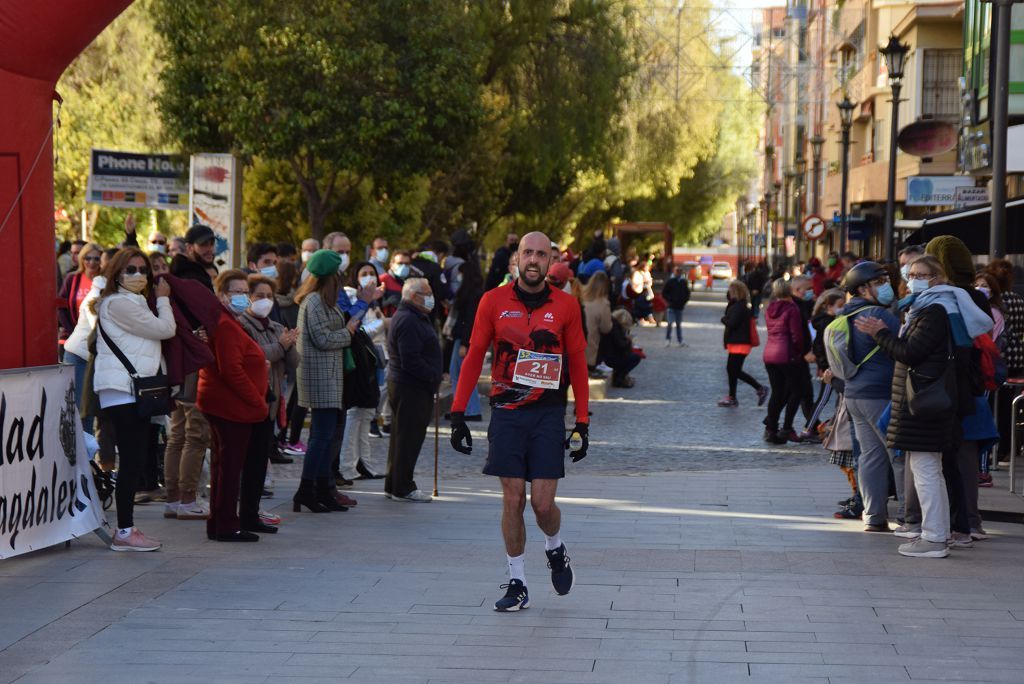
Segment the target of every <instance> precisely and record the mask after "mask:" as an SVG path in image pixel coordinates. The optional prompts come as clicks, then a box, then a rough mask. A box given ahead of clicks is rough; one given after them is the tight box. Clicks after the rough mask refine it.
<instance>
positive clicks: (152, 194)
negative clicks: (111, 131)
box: [86, 150, 188, 210]
mask: <svg viewBox="0 0 1024 684" xmlns="http://www.w3.org/2000/svg"><path fill="white" fill-rule="evenodd" d="M187 180H188V175H187V173H186V169H185V160H184V159H183V158H182V157H179V156H177V155H173V154H137V153H134V152H112V151H110V150H93V151H92V162H91V164H90V167H89V185H88V188H87V190H86V197H88V200H89V201H90V202H92V203H93V204H102V205H104V206H107V207H120V208H122V209H172V210H173V209H176V210H185V209H187V208H188V185H187Z"/></svg>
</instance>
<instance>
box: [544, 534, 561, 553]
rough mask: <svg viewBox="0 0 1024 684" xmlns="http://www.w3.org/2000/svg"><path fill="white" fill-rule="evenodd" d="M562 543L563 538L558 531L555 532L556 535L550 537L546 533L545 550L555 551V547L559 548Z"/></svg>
mask: <svg viewBox="0 0 1024 684" xmlns="http://www.w3.org/2000/svg"><path fill="white" fill-rule="evenodd" d="M561 545H562V538H561V537H560V536H558V533H557V532H555V535H554V536H553V537H549V536H548V535H546V534H545V535H544V550H545V551H554V550H555V549H557V548H558V547H559V546H561Z"/></svg>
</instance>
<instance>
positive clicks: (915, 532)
mask: <svg viewBox="0 0 1024 684" xmlns="http://www.w3.org/2000/svg"><path fill="white" fill-rule="evenodd" d="M892 533H893V535H895V536H897V537H902V538H903V539H917V538H918V537H920V536H921V526H920V525H911V524H910V523H903V524H902V525H900V526H899V527H897V528H896V529H895V530H893V531H892Z"/></svg>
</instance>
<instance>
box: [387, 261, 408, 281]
mask: <svg viewBox="0 0 1024 684" xmlns="http://www.w3.org/2000/svg"><path fill="white" fill-rule="evenodd" d="M391 275H393V276H395V277H396V278H398V279H399V280H405V278H406V277H408V275H409V264H398V265H397V266H393V267H392V268H391Z"/></svg>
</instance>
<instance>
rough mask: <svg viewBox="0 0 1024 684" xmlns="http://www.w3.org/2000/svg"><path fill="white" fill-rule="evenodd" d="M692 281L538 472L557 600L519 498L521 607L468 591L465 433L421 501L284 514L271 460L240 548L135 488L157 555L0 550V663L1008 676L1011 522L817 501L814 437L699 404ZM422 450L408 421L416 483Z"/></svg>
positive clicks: (61, 670) (79, 548)
mask: <svg viewBox="0 0 1024 684" xmlns="http://www.w3.org/2000/svg"><path fill="white" fill-rule="evenodd" d="M702 296H703V295H699V296H698V298H697V301H695V302H694V304H693V305H692V306H691V307H688V308H687V328H686V335H687V339H688V342H689V344H690V345H691V346H690V347H689V348H687V349H679V348H671V349H663V348H661V341H662V339H663V337H664V329H663V328H662V329H657V330H656V329H644V330H640V331H638V333H637V335H638V339H639V341H640V342H641V343H642V344H643V345H644V346H645V348H646V349H647V350H648V356H649V359H648V361H646V362H645V363H644V364H642V365H641V366H640V367H639V368H638V369H637V372H636V375H637V386H636V388H634V389H633V390H625V391H623V390H615V391H613V392H612V395H611V396H610V397H609V398H608V399H607V400H605V401H600V402H595V404H594V407H593V408H594V413H595V417H594V420H595V425H594V429H593V434H594V441H593V443H592V453H591V455H590V456H588V458H587V459H586V460H584V461H582V462H581V463H579V464H568V466H567V470H568V473H569V474H568V477H567V478H566V480H565V481H564V482H563V483H562V486H561V489H560V494H561V496H560V497H559V503H560V505H561V507H562V511H563V531H562V537H563V539H564V540H565V542H566V545H567V546H568V550H569V554H570V556H571V557H572V561H573V566H574V568H575V569H576V572H577V583H576V586H575V588H574V589H573V591H572V593H571V594H570V595H568V596H565V597H558V596H556V595H555V594H554V592H553V590H552V589H551V587H550V583H549V580H548V574H547V569H546V567H545V558H544V556H543V538H542V536H541V535H540V532H539V530H537V528H536V526H535V524H534V523H533V522H532V520H529V518H528V520H529V522H528V531H529V537H530V539H529V543H528V547H527V580H528V585H529V587H530V590H531V607H530V609H529V610H527V611H524V612H520V613H511V614H498V613H495V612H493V611H492V610H491V606H492V604H493V602H494V600H495V599H496V598H498V597H499V596H500V595H501V593H502V592H501V591H500V590H499V589H498V585H499V584H501V583H502V582H504V581H505V557H504V551H503V548H502V544H501V537H500V528H499V521H500V512H501V506H500V491H499V489H498V487H497V482H496V481H495V480H494V479H492V478H485V477H483V476H480V475H478V474H475V473H478V472H479V467H480V463H481V459H482V457H483V454H482V453H480V451H482V447H483V442H482V441H481V440H479V439H475V440H474V442H475V444H477V445H478V447H479V449H478V451H476V452H474V454H473V455H472V456H470V457H457V456H455V455H454V454H452V453H451V450H450V449H448V448H447V446H444V448H443V449H442V454H441V463H442V473H443V477H442V480H441V486H440V489H441V492H440V493H441V496H440V498H439V499H438V500H437V501H435V502H433V503H430V504H406V503H402V502H392V501H387V500H385V499H384V498H383V495H382V491H381V484H380V481H370V482H357V483H356V487H355V490H354V493H353V496H355V497H356V498H357V499H358V500H359V505H358V506H357V507H355V508H354V509H353V510H350V511H349V512H347V513H331V514H329V515H313V514H309V513H301V514H294V513H291V509H290V505H289V502H287V498H288V497H289V496H290V495H291V493H292V492H293V491H294V486H295V482H294V480H283V479H282V478H283V477H284V476H285V474H286V473H285V472H284V471H283V470H282V471H281V472H280V473H279V474H278V477H279V482H278V484H277V486H276V488H275V491H276V494H277V496H276V497H275V498H274V499H273V500H272V501H270V502H268V503H269V507H274V508H275V510H276V512H278V513H280V514H281V515H282V516H283V518H284V522H283V524H282V527H281V532H280V534H278V535H274V536H271V535H264V536H263V538H262V539H261V541H260V542H259V543H257V544H217V543H215V542H209V541H207V540H206V539H205V535H204V523H202V522H179V521H167V520H164V519H163V518H162V516H161V510H162V509H161V507H159V506H156V505H149V506H140V507H138V508H137V518H138V524H139V526H140V527H141V528H142V529H143V530H145V531H146V532H147V533H149V534H152V535H153V536H155V537H157V538H159V539H161V540H163V541H164V544H165V546H164V549H163V550H162V551H160V552H158V553H150V554H114V553H111V552H109V551H108V550H106V549H105V548H103V547H102V546H101V545H100V543H99V540H98V539H96V538H92V537H90V538H86V539H82V540H78V541H75V542H73V543H72V545H71V547H70V548H69V549H64V548H63V547H55V548H52V549H49V550H46V551H43V552H38V553H33V554H29V555H26V556H22V557H18V558H15V559H12V560H9V561H4V562H3V563H0V605H2V606H3V610H2V611H0V683H3V682H10V681H19V682H45V683H47V684H49V683H50V682H55V681H60V682H104V683H105V682H132V683H135V682H142V681H152V682H161V683H163V682H183V683H185V682H187V683H188V684H195V683H196V682H197V681H216V682H234V681H238V682H246V683H251V682H316V681H323V682H336V681H346V682H347V681H351V682H528V683H530V684H535V683H542V684H543V683H547V682H552V683H554V682H557V683H559V684H573V683H576V682H579V683H591V684H592V683H598V682H600V683H604V682H607V683H609V684H611V683H616V684H617V683H620V682H629V684H646V683H648V682H651V683H663V682H730V683H731V682H743V681H758V682H763V681H778V682H800V681H815V682H870V681H874V682H879V683H881V682H893V681H903V680H915V681H916V680H921V681H929V680H931V681H944V682H949V681H997V682H1019V681H1022V678H1024V675H1022V673H1024V543H1022V541H1024V526H1020V525H1013V524H1007V523H987V524H986V527H987V528H988V531H989V532H990V533H992V535H993V538H992V539H991V540H989V541H985V542H979V543H978V544H977V545H976V546H975V548H973V549H963V550H956V551H954V552H953V553H952V555H951V557H950V558H947V559H941V560H925V559H911V558H904V557H901V556H899V555H898V554H897V553H896V546H897V545H898V544H899V540H897V539H896V538H894V537H892V536H891V535H885V534H868V533H864V532H861V529H862V526H861V524H860V523H859V522H852V521H839V520H835V519H833V518H832V517H831V514H832V512H833V511H834V510H835V508H836V506H835V503H836V500H837V499H840V498H844V497H845V496H847V495H848V493H849V489H848V488H847V486H846V483H845V478H844V477H843V476H842V474H841V473H839V471H838V470H837V469H836V468H834V467H831V466H827V465H824V461H825V459H824V456H823V454H822V452H821V450H820V447H814V446H810V445H800V446H788V447H782V448H778V449H775V448H771V449H769V448H767V447H765V445H764V444H763V443H762V442H761V441H760V419H761V417H762V416H763V409H758V408H757V407H756V406H754V405H753V400H752V399H751V398H750V397H749V396H748V395H749V394H752V391H749V388H745V389H744V390H743V391H741V398H740V400H741V405H742V406H741V408H740V409H719V408H717V407H715V406H714V402H713V400H714V399H716V398H718V397H719V396H721V394H722V393H723V392H720V391H718V389H717V388H720V386H721V384H722V382H723V381H724V370H723V366H724V359H723V357H722V353H721V346H720V344H721V342H720V340H721V337H720V335H721V329H720V326H718V325H717V323H718V317H719V316H720V315H721V309H722V306H721V303H720V302H719V301H717V299H715V300H714V301H710V296H709V300H708V301H706V302H702V301H700V297H702ZM748 370H749V371H750V372H751V373H753V374H754V375H755V376H759V377H763V374H764V371H763V367H761V366H760V363H759V360H758V361H756V362H755V360H754V359H751V360H750V361H749V362H748ZM474 430H475V431H476V432H477V435H476V436H478V437H482V433H481V432H480V427H479V426H476V427H474ZM384 445H385V440H375V441H374V449H375V458H376V460H377V461H378V462H383V461H382V459H381V455H382V451H381V450H382V448H384ZM432 461H433V442H432V435H431V437H430V438H428V441H427V444H426V445H425V449H424V454H423V456H422V457H421V460H420V468H419V469H418V476H419V478H420V480H419V483H420V486H421V487H422V488H423V489H425V490H429V485H430V476H429V473H430V472H431V470H432Z"/></svg>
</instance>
